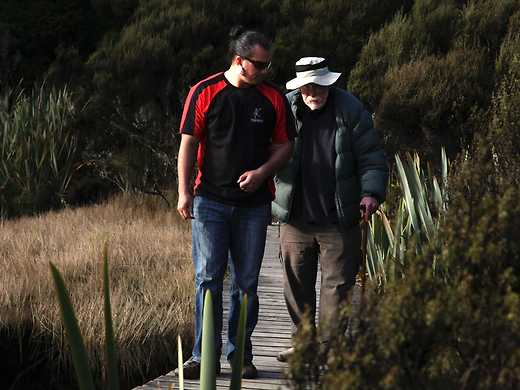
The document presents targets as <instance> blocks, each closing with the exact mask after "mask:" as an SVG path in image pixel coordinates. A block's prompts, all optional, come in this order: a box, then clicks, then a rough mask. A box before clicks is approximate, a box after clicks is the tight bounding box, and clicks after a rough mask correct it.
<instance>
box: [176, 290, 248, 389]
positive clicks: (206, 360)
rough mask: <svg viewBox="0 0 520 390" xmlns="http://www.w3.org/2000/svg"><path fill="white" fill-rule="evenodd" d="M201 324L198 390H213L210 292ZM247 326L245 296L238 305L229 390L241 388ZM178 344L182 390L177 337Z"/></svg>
mask: <svg viewBox="0 0 520 390" xmlns="http://www.w3.org/2000/svg"><path fill="white" fill-rule="evenodd" d="M202 318H203V323H202V350H201V355H202V356H201V357H202V359H201V368H200V369H201V371H200V390H213V389H216V386H217V376H216V372H215V363H216V359H217V356H216V354H215V342H214V336H215V323H214V317H213V298H212V296H211V291H209V290H206V293H205V297H204V310H203V316H202ZM246 324H247V294H243V295H242V301H241V303H240V317H239V319H238V334H237V340H236V341H237V349H236V352H235V353H234V354H233V359H232V362H231V381H230V384H229V389H230V390H240V388H241V387H242V368H243V366H244V346H245V339H246ZM177 344H178V347H177V348H178V366H179V389H180V390H182V389H184V370H183V366H182V343H181V338H180V337H177Z"/></svg>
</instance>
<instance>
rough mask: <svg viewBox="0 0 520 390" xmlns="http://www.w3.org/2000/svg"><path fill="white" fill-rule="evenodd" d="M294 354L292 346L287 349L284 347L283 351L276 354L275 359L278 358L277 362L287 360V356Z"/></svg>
mask: <svg viewBox="0 0 520 390" xmlns="http://www.w3.org/2000/svg"><path fill="white" fill-rule="evenodd" d="M293 354H294V347H291V348H289V349H286V350H285V351H282V352H280V353H279V354H278V356H277V357H276V360H278V361H279V362H283V363H285V362H287V361H288V360H289V358H290V357H291V356H292V355H293Z"/></svg>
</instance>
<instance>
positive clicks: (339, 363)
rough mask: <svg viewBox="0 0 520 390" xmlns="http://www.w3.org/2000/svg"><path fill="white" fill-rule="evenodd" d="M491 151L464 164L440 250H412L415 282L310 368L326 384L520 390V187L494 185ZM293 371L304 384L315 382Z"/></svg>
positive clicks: (395, 292) (376, 298)
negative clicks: (353, 336) (351, 339)
mask: <svg viewBox="0 0 520 390" xmlns="http://www.w3.org/2000/svg"><path fill="white" fill-rule="evenodd" d="M491 155H492V152H491V148H490V147H489V140H484V142H479V143H478V144H477V145H476V147H475V148H474V149H473V151H472V152H471V153H470V156H471V157H468V158H467V159H465V160H463V161H461V162H459V166H458V167H457V168H456V172H458V173H457V175H456V177H455V178H454V180H453V182H452V183H453V185H452V187H451V188H452V193H451V197H450V199H451V203H450V207H449V214H448V217H447V218H446V219H445V221H444V223H443V226H442V228H441V231H440V236H439V237H440V239H441V240H442V242H441V245H438V244H437V245H432V246H431V247H429V248H428V249H427V250H426V251H425V252H423V253H422V254H418V255H416V254H414V252H413V251H408V252H407V253H408V256H409V258H408V259H407V262H408V263H409V264H410V269H409V273H408V274H407V275H408V276H407V277H406V278H405V279H404V280H403V281H401V282H399V283H396V284H395V285H394V286H393V288H389V289H387V290H386V292H385V294H384V295H376V294H373V293H372V294H371V295H370V296H369V300H368V305H367V308H366V309H365V311H364V314H365V317H364V324H365V326H364V327H362V328H361V333H360V334H359V335H358V336H357V340H356V342H355V344H351V343H350V344H349V340H348V339H346V338H345V337H344V336H340V337H339V339H338V340H337V341H335V342H334V343H331V345H330V350H329V351H328V353H327V354H326V355H325V359H324V360H321V361H317V362H313V361H312V360H307V361H306V362H305V363H306V364H307V365H314V366H316V365H318V366H319V365H323V367H325V370H324V371H322V376H321V377H320V379H319V383H320V386H321V388H325V389H326V388H335V389H337V388H341V389H347V388H348V389H366V388H370V389H394V388H399V389H417V388H427V389H440V388H444V389H514V388H517V387H518V386H519V385H520V350H519V349H518V342H517V340H519V339H520V309H519V308H520V230H519V229H518V226H517V221H518V218H520V204H519V203H518V201H517V200H518V198H519V197H520V190H519V189H518V186H514V185H511V184H508V183H507V182H506V181H503V180H502V181H499V180H495V177H494V176H493V167H492V165H490V164H489V159H490V157H491ZM509 183H510V182H509ZM434 261H435V262H437V264H438V265H439V266H440V269H441V270H443V272H439V271H436V272H434V271H433V268H432V263H433V262H434ZM300 356H302V355H300ZM298 358H299V356H296V359H298ZM310 371H311V370H310ZM291 374H292V375H293V376H294V378H295V380H296V381H299V382H298V383H299V386H300V387H299V388H304V387H305V386H311V387H312V386H315V385H316V381H314V382H312V381H310V380H309V378H308V377H306V376H305V375H303V374H302V373H300V374H298V372H296V371H295V370H292V371H291ZM309 382H310V383H309Z"/></svg>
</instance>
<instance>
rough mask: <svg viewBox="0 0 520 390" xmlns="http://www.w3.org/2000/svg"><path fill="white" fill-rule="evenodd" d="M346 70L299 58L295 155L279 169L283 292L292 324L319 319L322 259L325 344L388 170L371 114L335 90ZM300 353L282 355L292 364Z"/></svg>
mask: <svg viewBox="0 0 520 390" xmlns="http://www.w3.org/2000/svg"><path fill="white" fill-rule="evenodd" d="M340 75H341V73H335V72H330V71H329V68H328V65H327V62H326V61H325V59H323V58H320V57H305V58H302V59H300V60H299V61H298V62H296V78H294V79H292V80H290V81H289V82H287V89H289V90H294V91H292V92H290V93H289V94H288V95H287V98H288V100H289V103H290V105H291V108H292V112H293V114H294V116H295V118H296V132H297V137H296V140H295V144H294V152H293V157H292V159H291V161H290V162H289V164H288V165H287V166H286V167H285V168H284V169H283V170H282V171H281V172H279V173H278V174H277V176H276V178H275V183H276V199H275V201H274V202H273V215H274V216H275V217H277V218H278V220H279V221H280V222H281V223H282V225H281V227H280V240H281V250H282V257H283V266H284V295H285V301H286V304H287V308H288V310H289V313H290V315H291V319H292V321H293V324H294V331H296V329H297V327H298V325H299V324H300V323H301V321H302V320H303V317H304V313H305V311H306V310H309V311H310V313H309V314H310V317H311V320H312V321H313V322H314V317H315V312H316V291H315V287H314V286H315V284H316V275H317V267H318V258H319V260H320V265H321V271H322V278H321V293H320V313H319V317H320V324H324V325H325V327H324V329H322V331H321V332H320V337H321V340H322V342H324V343H326V342H327V341H328V339H329V337H330V333H331V331H332V329H333V328H334V324H335V322H336V323H337V315H338V313H339V310H340V308H341V306H342V305H343V304H345V302H346V299H347V293H348V291H349V290H350V289H351V288H352V287H353V286H354V284H355V277H356V274H357V272H358V269H359V266H360V260H361V253H360V248H361V233H360V228H359V220H360V208H361V209H363V210H365V211H366V212H367V213H368V214H372V213H373V212H374V211H375V210H376V209H377V208H378V206H379V204H381V202H383V201H384V199H385V192H386V185H387V180H388V168H387V164H386V158H385V153H384V151H383V147H382V145H381V142H380V141H379V137H378V134H377V132H376V130H375V129H374V128H373V125H372V119H371V115H370V114H369V113H368V112H367V111H366V110H365V109H364V108H363V105H362V104H361V103H360V102H359V101H358V100H357V99H356V98H355V97H354V96H353V95H351V94H350V93H348V92H346V91H343V90H341V89H339V88H336V87H333V86H332V84H334V83H335V82H336V81H337V79H338V78H339V76H340ZM293 351H294V350H293V349H292V348H290V349H289V350H287V351H283V352H281V353H280V354H279V356H278V360H280V361H286V360H287V358H288V356H289V355H290V354H291V353H292V352H293Z"/></svg>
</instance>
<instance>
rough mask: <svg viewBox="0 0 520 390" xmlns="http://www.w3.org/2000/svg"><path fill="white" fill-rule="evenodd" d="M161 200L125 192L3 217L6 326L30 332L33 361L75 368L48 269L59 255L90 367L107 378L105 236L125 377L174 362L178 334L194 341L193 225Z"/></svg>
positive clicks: (0, 269)
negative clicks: (31, 214) (92, 203)
mask: <svg viewBox="0 0 520 390" xmlns="http://www.w3.org/2000/svg"><path fill="white" fill-rule="evenodd" d="M159 202H160V200H157V199H151V198H143V197H135V196H134V197H130V196H128V195H127V196H119V197H117V198H115V199H112V200H110V201H108V202H106V203H104V204H101V205H97V206H91V207H86V208H78V209H68V210H63V211H60V212H50V213H48V214H45V215H40V216H37V217H31V218H29V217H28V218H20V219H18V220H12V221H3V222H0V330H1V329H2V328H3V330H2V335H5V334H7V335H8V336H7V337H11V338H16V337H22V336H20V335H22V334H27V332H29V334H30V336H29V345H30V350H31V355H32V357H31V358H30V360H34V356H36V355H38V358H40V359H41V358H42V357H44V358H46V357H48V359H49V361H52V367H53V369H55V370H56V371H55V372H53V373H52V374H51V375H56V377H60V376H61V375H62V374H65V375H68V372H70V371H71V370H72V367H71V361H70V355H69V352H68V348H67V346H66V345H65V339H64V337H63V328H62V323H61V320H60V317H59V309H58V302H57V299H56V296H55V291H54V287H53V285H52V279H51V275H50V272H49V261H52V262H53V263H54V264H55V265H56V266H57V268H58V269H59V270H60V271H61V272H62V275H63V277H64V279H65V282H66V283H67V286H68V288H69V290H70V292H71V295H72V296H71V300H72V303H73V305H74V307H75V310H76V314H77V317H78V322H79V326H80V328H81V331H82V333H83V335H84V338H85V344H86V348H87V351H88V354H89V357H90V359H91V366H92V367H94V371H95V376H97V377H100V375H101V371H102V370H101V367H102V366H103V343H104V331H103V329H104V328H103V300H102V299H103V294H102V257H103V255H102V251H103V245H104V243H105V241H108V248H109V251H108V256H109V261H110V278H111V280H110V286H111V299H112V309H113V317H114V323H115V332H116V333H115V334H116V338H117V340H118V343H119V349H120V358H121V376H122V378H124V379H126V380H127V381H130V382H133V381H136V380H137V381H139V380H142V379H143V378H146V377H148V376H150V375H154V374H156V373H157V371H158V370H164V369H165V368H166V367H170V368H171V366H172V365H173V362H175V361H176V351H177V348H176V345H175V340H176V336H177V334H180V335H181V337H182V339H183V340H184V341H185V342H188V343H191V341H192V337H193V336H192V327H193V318H192V317H193V316H192V312H193V298H192V296H193V293H192V291H193V274H192V266H191V238H190V233H189V225H188V224H186V223H184V222H182V221H180V219H179V218H178V216H177V215H176V212H175V211H174V210H168V209H166V208H165V207H164V206H163V205H162V204H160V203H159ZM3 337H6V336H3ZM5 341H6V340H4V341H2V342H5ZM7 342H10V343H13V340H7ZM22 358H24V356H22ZM27 360H29V359H27ZM26 363H27V362H26ZM62 369H64V370H62ZM28 375H30V372H29V373H28ZM55 379H56V378H55Z"/></svg>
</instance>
